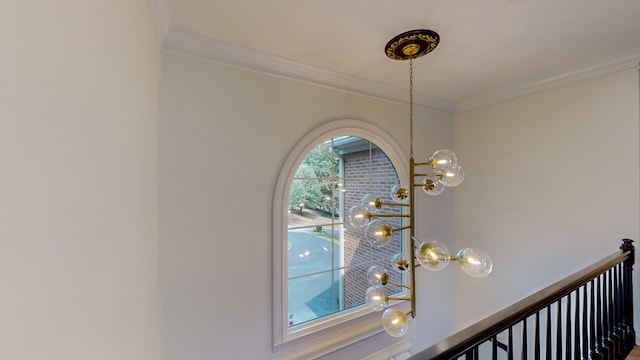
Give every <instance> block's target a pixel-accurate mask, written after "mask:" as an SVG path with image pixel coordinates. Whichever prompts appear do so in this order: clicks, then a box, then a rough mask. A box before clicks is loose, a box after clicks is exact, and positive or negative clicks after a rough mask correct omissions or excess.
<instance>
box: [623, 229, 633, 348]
mask: <svg viewBox="0 0 640 360" xmlns="http://www.w3.org/2000/svg"><path fill="white" fill-rule="evenodd" d="M620 249H621V250H622V251H629V252H630V254H629V257H628V258H627V260H625V261H624V264H623V269H624V271H623V274H624V275H623V276H624V277H623V280H624V285H623V289H624V290H623V291H624V299H623V309H624V314H623V316H624V320H623V323H624V327H625V328H624V332H625V344H624V347H625V348H629V349H630V348H632V347H633V346H634V345H635V340H636V331H635V329H634V326H633V264H634V263H635V247H634V246H633V240H631V239H622V245H621V246H620Z"/></svg>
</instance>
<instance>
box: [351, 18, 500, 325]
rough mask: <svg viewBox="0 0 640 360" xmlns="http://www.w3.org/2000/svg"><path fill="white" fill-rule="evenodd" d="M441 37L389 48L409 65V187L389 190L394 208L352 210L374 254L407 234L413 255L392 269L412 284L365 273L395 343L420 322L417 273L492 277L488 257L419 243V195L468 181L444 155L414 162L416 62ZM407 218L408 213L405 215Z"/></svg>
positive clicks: (368, 202) (416, 34) (410, 37)
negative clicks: (405, 305)
mask: <svg viewBox="0 0 640 360" xmlns="http://www.w3.org/2000/svg"><path fill="white" fill-rule="evenodd" d="M439 42H440V36H439V35H438V34H437V33H436V32H434V31H431V30H423V29H421V30H412V31H407V32H404V33H402V34H400V35H397V36H395V37H394V38H393V39H391V40H390V41H389V42H388V43H387V45H386V46H385V52H386V55H387V56H388V57H389V58H391V59H393V60H409V134H410V135H409V144H410V152H409V170H410V174H409V186H408V188H405V187H401V186H397V185H396V186H394V187H393V188H392V189H390V190H391V199H392V202H384V201H383V200H382V196H376V195H365V196H364V198H363V199H362V203H361V204H359V205H355V206H353V207H351V209H350V210H349V215H348V216H349V224H350V225H351V226H352V227H354V228H361V229H364V233H365V239H366V240H367V242H369V243H370V244H371V246H373V247H375V248H379V247H383V246H385V245H386V244H388V243H389V242H390V241H391V238H392V236H393V234H394V233H397V232H401V231H409V239H410V240H409V244H410V245H409V254H408V256H405V255H404V254H402V253H399V254H396V255H394V256H393V257H392V259H391V262H392V266H393V268H395V269H396V270H398V271H400V272H402V273H403V274H407V276H408V279H409V281H408V284H406V283H398V282H394V281H391V280H390V279H389V274H388V273H387V270H386V269H385V268H384V267H382V266H379V265H373V266H371V267H370V268H369V270H368V272H367V281H368V283H369V285H370V287H369V288H368V289H367V290H366V304H367V306H368V307H369V308H371V309H373V310H375V311H384V312H383V314H382V325H383V327H384V329H385V330H386V332H387V333H388V334H389V335H391V336H394V337H401V336H403V335H405V334H406V333H407V330H408V326H409V324H408V323H409V322H408V319H409V318H408V316H411V318H415V316H416V280H415V271H416V268H418V267H422V268H425V269H427V270H431V271H439V270H442V269H444V268H445V267H446V266H447V265H448V264H449V262H451V261H454V262H456V263H457V264H458V265H460V268H461V269H462V270H463V271H464V272H465V273H467V274H468V275H470V276H473V277H479V278H481V277H485V276H487V275H489V273H491V270H492V267H493V265H492V262H491V258H490V257H489V255H488V254H487V253H486V252H485V251H483V250H481V249H477V248H466V249H462V250H460V251H458V252H457V253H456V254H451V253H449V250H448V249H447V247H446V246H445V245H444V244H442V243H440V242H438V241H435V240H428V241H423V242H420V241H418V240H417V239H416V234H415V233H416V231H415V230H416V219H415V197H414V193H415V189H416V188H422V190H423V191H424V192H425V193H426V194H428V195H433V196H435V195H439V194H440V193H442V192H443V191H444V189H445V188H446V187H454V186H457V185H459V184H460V183H462V181H463V180H464V170H463V168H462V167H461V166H460V165H458V159H457V157H456V154H455V153H453V152H451V151H449V150H445V149H440V150H437V151H436V152H434V153H433V154H432V155H431V156H430V157H429V158H428V160H427V161H426V162H420V163H419V162H415V160H414V154H413V59H416V58H419V57H422V56H424V55H426V54H428V53H430V52H431V51H432V50H433V49H435V48H436V46H438V43H439ZM398 206H399V207H402V208H403V209H405V210H406V209H408V214H385V213H382V211H381V210H382V209H384V208H386V207H398ZM403 212H404V211H403ZM387 218H399V219H404V220H406V219H408V222H409V224H408V225H407V226H400V227H396V228H394V227H393V226H392V225H391V224H390V223H389V222H388V221H386V220H385V219H387ZM387 284H390V285H395V286H397V287H402V288H405V289H407V290H408V293H409V297H394V296H389V295H388V294H387V291H386V290H385V288H384V286H385V285H387ZM400 301H409V302H410V304H411V306H410V310H409V311H408V312H404V311H402V310H400V309H398V308H396V307H393V306H392V305H394V304H396V303H397V302H400Z"/></svg>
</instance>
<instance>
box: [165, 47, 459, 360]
mask: <svg viewBox="0 0 640 360" xmlns="http://www.w3.org/2000/svg"><path fill="white" fill-rule="evenodd" d="M162 75H163V80H162V86H161V98H160V117H159V158H160V170H159V186H160V258H159V264H160V279H161V288H162V316H163V324H162V333H163V355H164V357H165V358H166V359H203V358H216V359H217V358H220V359H223V358H242V359H280V358H287V357H290V356H293V354H294V353H295V351H296V350H289V349H286V350H282V351H280V352H277V353H272V351H271V340H272V337H271V336H272V334H271V332H272V330H271V296H272V294H271V283H272V282H271V268H272V263H271V258H272V250H271V242H272V239H271V234H272V214H271V212H272V201H273V194H274V190H275V184H276V180H277V177H278V175H279V171H280V168H281V167H282V165H283V162H284V160H285V159H286V157H287V155H288V152H289V151H290V150H291V149H292V148H293V147H294V146H295V144H296V143H297V142H298V141H299V140H300V139H301V138H302V137H303V136H304V135H306V134H307V133H308V132H310V131H311V130H313V129H314V128H315V127H317V126H319V125H320V124H323V123H325V122H327V121H330V120H334V119H344V118H351V119H360V120H364V121H367V122H370V123H372V124H375V125H377V126H379V127H381V128H383V129H384V130H385V131H387V132H388V134H389V136H391V138H392V141H394V142H396V143H398V144H402V146H403V150H404V151H405V152H406V153H407V154H408V107H407V106H405V105H402V104H395V103H390V102H385V101H380V100H376V99H372V98H367V97H362V96H356V95H352V94H348V93H345V92H341V91H337V90H333V89H329V88H325V87H319V86H314V85H310V84H307V83H303V82H298V81H292V80H287V79H283V78H279V77H274V76H269V75H265V74H261V73H257V72H252V71H247V70H243V69H239V68H236V67H233V66H229V65H222V64H219V63H215V62H209V61H205V60H200V59H194V58H190V57H186V56H180V55H175V54H170V53H165V55H164V56H163V73H162ZM416 113H417V114H416V129H417V132H420V134H421V136H420V141H419V144H418V145H417V147H416V152H417V153H418V154H426V153H427V151H433V150H435V149H436V148H437V147H450V146H451V145H452V143H453V137H452V134H453V124H452V121H451V115H448V114H444V113H438V112H429V111H426V110H423V109H417V110H416ZM427 128H429V131H427ZM421 156H426V155H421ZM429 200H431V199H429ZM435 203H438V204H441V208H442V209H443V211H442V212H443V213H444V214H445V215H443V216H444V220H443V223H441V224H433V225H432V226H430V227H431V228H432V229H433V231H434V233H438V234H436V235H440V236H441V237H442V239H443V240H445V241H446V240H447V237H448V240H451V239H452V236H453V221H452V216H448V215H452V206H453V197H452V196H451V195H449V196H445V197H443V198H440V199H438V200H437V202H435ZM447 212H449V213H450V214H448V213H447ZM424 213H425V220H424V224H425V225H426V226H429V225H431V224H432V220H431V219H429V218H426V212H424ZM438 214H440V212H439V213H438ZM434 218H437V217H434ZM452 274H453V273H449V275H448V276H453V275H452ZM446 277H447V275H445V276H442V277H438V279H445V278H446ZM423 280H424V281H430V284H434V283H438V281H442V280H435V281H433V280H431V279H430V278H424V279H423ZM423 288H426V285H425V286H423ZM443 288H445V289H447V288H446V287H444V286H443ZM445 292H448V290H445ZM429 296H431V297H434V298H435V296H433V295H429ZM446 296H447V295H445V297H446ZM424 299H425V300H424V301H423V302H421V307H422V306H424V307H429V306H430V304H431V300H428V299H427V298H424ZM448 304H450V302H445V303H444V305H443V306H444V307H445V313H449V314H451V312H450V311H447V310H449V308H448V307H447V305H448ZM438 317H439V316H436V319H435V320H434V319H430V318H429V317H427V316H423V317H421V318H419V320H418V321H419V324H423V323H424V324H426V323H427V322H431V323H432V324H439V327H440V331H443V332H444V333H446V329H447V328H449V329H450V324H451V319H450V318H448V319H445V320H446V321H440V320H439V319H437V318H438ZM430 326H431V325H430ZM420 327H421V326H419V328H420ZM418 331H420V329H419V330H418ZM429 331H430V330H429ZM342 335H343V334H340V333H339V332H337V333H336V334H335V336H342ZM414 335H415V334H414ZM428 335H429V333H428V332H425V333H422V338H421V340H420V341H429V338H428V337H427V336H428ZM394 341H396V340H395V339H393V338H390V337H389V336H388V335H386V334H380V335H379V336H377V337H374V338H373V339H370V340H369V341H365V342H363V343H360V344H357V345H356V346H354V347H352V348H350V349H348V350H347V351H346V353H345V352H341V353H340V354H339V355H335V356H347V357H350V358H359V357H360V356H363V355H364V354H369V353H371V352H374V351H375V350H376V349H378V348H380V347H382V346H385V345H388V344H390V343H392V342H394ZM316 345H318V344H304V345H303V347H307V348H312V347H313V346H316ZM298 350H299V349H298ZM328 358H331V356H329V357H328ZM343 358H344V357H343Z"/></svg>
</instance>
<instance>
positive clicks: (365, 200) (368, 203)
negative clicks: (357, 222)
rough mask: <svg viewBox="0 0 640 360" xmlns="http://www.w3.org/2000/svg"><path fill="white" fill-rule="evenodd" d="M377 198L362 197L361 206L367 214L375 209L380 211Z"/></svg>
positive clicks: (370, 195) (373, 196) (368, 195)
mask: <svg viewBox="0 0 640 360" xmlns="http://www.w3.org/2000/svg"><path fill="white" fill-rule="evenodd" d="M377 199H378V196H375V195H372V194H367V195H365V196H363V197H362V206H364V207H365V208H366V209H367V210H369V212H373V211H374V210H375V209H380V206H378V205H377V204H379V202H378V201H377Z"/></svg>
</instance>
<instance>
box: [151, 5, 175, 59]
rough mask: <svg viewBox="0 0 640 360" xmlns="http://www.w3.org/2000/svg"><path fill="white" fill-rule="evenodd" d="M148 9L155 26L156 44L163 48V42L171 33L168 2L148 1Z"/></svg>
mask: <svg viewBox="0 0 640 360" xmlns="http://www.w3.org/2000/svg"><path fill="white" fill-rule="evenodd" d="M149 7H150V8H151V14H152V15H153V20H154V22H155V25H156V35H157V36H158V42H159V43H160V46H161V47H163V45H164V40H165V39H166V38H167V35H169V31H171V27H172V25H171V11H170V10H169V1H168V0H149Z"/></svg>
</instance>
